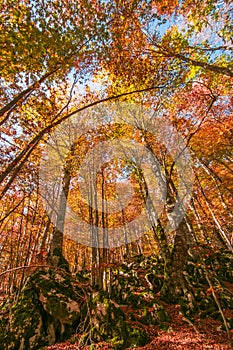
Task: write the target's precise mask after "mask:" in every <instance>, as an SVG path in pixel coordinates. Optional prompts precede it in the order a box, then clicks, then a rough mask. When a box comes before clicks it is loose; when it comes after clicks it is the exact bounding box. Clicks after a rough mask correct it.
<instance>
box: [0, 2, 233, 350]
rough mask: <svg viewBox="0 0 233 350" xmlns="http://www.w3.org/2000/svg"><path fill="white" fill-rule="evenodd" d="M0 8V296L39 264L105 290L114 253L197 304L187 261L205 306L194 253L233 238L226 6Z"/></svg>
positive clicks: (231, 244)
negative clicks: (155, 268) (140, 263)
mask: <svg viewBox="0 0 233 350" xmlns="http://www.w3.org/2000/svg"><path fill="white" fill-rule="evenodd" d="M0 16H1V17H0V18H1V20H0V29H1V31H0V43H1V58H0V72H1V73H0V92H1V95H0V103H1V109H0V118H1V119H0V125H1V136H0V145H1V175H0V188H1V209H0V215H1V216H0V279H1V290H0V292H1V300H5V299H9V298H13V300H14V302H15V300H19V298H20V295H21V293H22V292H23V290H24V288H25V286H27V283H28V280H29V276H31V275H32V274H33V273H36V271H39V270H41V269H42V270H43V269H44V271H47V270H48V269H49V268H50V269H54V270H56V269H58V270H57V271H60V270H64V271H66V272H67V273H71V274H72V276H74V275H76V274H77V275H79V276H81V275H82V276H83V275H85V273H86V275H85V276H86V277H82V278H84V280H85V278H87V280H88V281H89V282H90V286H91V288H96V289H97V290H102V291H104V292H106V294H108V295H111V293H112V286H113V285H114V283H115V282H114V278H116V277H114V276H115V273H116V269H118V267H119V266H121V264H126V262H128V264H130V263H132V261H134V260H131V259H135V257H137V256H139V257H144V259H150V257H151V256H154V257H156V259H158V261H160V263H161V264H162V266H163V269H162V270H161V271H160V272H159V276H160V277H159V282H158V283H159V286H160V287H161V288H159V290H157V292H160V293H161V295H162V296H163V297H164V298H165V300H166V301H169V302H177V300H178V299H179V298H181V297H182V298H184V300H186V301H185V303H186V304H187V305H189V307H187V308H188V309H190V310H194V308H195V307H196V301H195V293H194V291H193V290H192V288H191V287H190V284H189V283H188V282H187V278H186V275H185V273H184V271H185V269H186V266H187V262H188V261H189V260H190V257H191V258H192V259H194V261H195V264H200V265H199V266H202V268H203V274H204V275H205V276H207V277H206V278H207V280H206V283H207V287H208V288H209V290H210V292H212V294H213V298H214V300H215V302H216V299H217V297H216V290H218V288H219V284H218V283H217V284H216V283H215V282H214V280H213V279H212V277H211V275H208V269H209V268H210V265H211V264H212V263H211V264H210V265H208V263H206V258H207V257H208V256H211V254H217V253H218V252H227V253H226V254H228V259H232V258H230V256H232V250H233V233H232V232H233V230H232V228H233V224H232V222H233V221H232V217H233V211H232V198H233V196H232V191H233V181H232V180H233V169H232V146H233V143H232V140H233V137H232V136H233V118H232V111H233V110H232V105H233V104H232V102H233V95H232V78H233V67H232V36H231V35H232V29H233V28H232V3H231V2H230V1H227V0H224V1H220V0H218V1H215V0H208V1H192V0H183V1H178V0H168V1H160V0H148V1H146V0H140V1H137V0H136V1H133V0H122V1H120V0H119V1H118V0H115V1H101V0H91V1H86V0H84V1H82V0H80V1H73V0H71V1H59V0H58V1H50V0H49V1H42V0H34V1H31V0H25V1H14V0H9V1H5V0H2V1H1V2H0ZM87 156H88V157H89V158H88V157H87ZM138 218H139V219H138ZM77 222H78V223H77ZM219 254H220V253H219ZM224 254H225V253H224ZM218 257H219V260H218V259H217V257H215V258H214V259H215V260H213V261H215V262H214V263H213V264H214V266H215V268H217V270H219V271H224V269H225V272H224V273H225V277H226V279H227V280H228V281H229V278H232V277H229V274H230V271H229V269H231V267H230V266H231V265H227V264H226V261H228V260H224V259H223V261H224V262H221V257H220V255H219V256H218ZM195 259H196V260H195ZM229 261H232V260H229ZM151 264H152V265H153V263H151ZM224 264H226V265H225V266H224ZM149 265H150V264H149ZM129 266H131V265H129ZM197 266H198V265H197ZM211 267H213V265H211ZM135 268H136V267H135ZM138 268H139V267H137V269H138ZM61 273H65V272H61ZM193 273H194V272H193ZM224 273H223V275H224ZM135 278H136V277H135ZM145 283H147V284H148V288H149V289H150V290H153V288H154V287H153V286H152V285H153V283H154V282H153V281H152V279H151V280H150V279H148V278H147V282H145ZM156 283H157V282H156ZM158 283H157V285H158ZM225 288H227V287H226V286H225ZM231 293H232V292H231ZM230 299H231V298H230ZM217 304H218V299H217ZM222 308H223V306H222V304H221V302H220V303H219V304H218V309H219V310H220V313H221V316H222V319H223V321H224V320H225V329H226V330H227V331H228V336H229V337H230V333H229V332H230V330H229V329H230V328H231V327H230V325H229V323H227V321H226V317H225V316H224V312H223V310H222ZM186 311H187V310H186ZM232 327H233V326H232ZM61 333H62V332H61ZM56 340H59V337H58V336H57V337H56V336H54V337H53V340H50V341H48V342H47V343H48V344H52V343H53V342H55V341H56ZM17 344H18V343H17ZM17 346H18V345H16V347H15V349H16V348H17ZM20 346H21V347H20V349H24V348H25V349H27V346H25V347H24V345H22V344H21V345H20ZM122 346H123V345H122ZM10 348H11V347H9V349H10ZM12 348H14V347H12ZM28 348H30V347H28ZM32 348H33V347H32ZM35 348H36V347H35ZM120 348H121V347H119V349H120ZM122 349H123V347H122Z"/></svg>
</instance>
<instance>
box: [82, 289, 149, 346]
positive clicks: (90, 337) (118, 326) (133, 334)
mask: <svg viewBox="0 0 233 350" xmlns="http://www.w3.org/2000/svg"><path fill="white" fill-rule="evenodd" d="M89 310H91V312H90V315H89V318H88V322H87V323H86V329H85V334H84V336H83V338H82V342H83V343H87V344H91V343H93V342H94V343H97V342H102V341H106V342H109V343H111V344H112V345H113V347H114V349H125V348H127V347H135V346H143V345H145V344H146V343H148V342H149V340H150V339H149V337H148V335H147V333H146V331H145V330H144V329H143V328H141V329H140V328H139V327H136V326H135V325H133V323H132V322H130V320H129V319H128V318H127V315H126V313H125V312H124V311H123V310H122V309H121V306H120V305H118V304H117V303H116V302H115V301H114V300H112V299H110V298H109V296H108V294H107V293H106V292H103V291H99V292H96V293H94V294H93V295H92V296H91V297H90V300H89ZM80 331H83V329H80Z"/></svg>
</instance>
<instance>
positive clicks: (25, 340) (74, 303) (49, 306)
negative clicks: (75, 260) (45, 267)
mask: <svg viewBox="0 0 233 350" xmlns="http://www.w3.org/2000/svg"><path fill="white" fill-rule="evenodd" d="M72 282H73V281H72V277H71V275H69V274H68V273H65V272H62V271H59V272H55V271H53V270H49V271H48V272H46V271H38V272H36V273H35V274H34V275H32V276H31V277H30V279H29V281H28V283H27V284H26V286H25V288H24V289H23V290H22V293H21V294H20V296H19V300H18V302H17V303H16V304H14V305H13V306H12V307H11V310H10V314H9V324H8V325H7V326H6V327H5V329H4V330H3V332H4V336H2V339H3V348H4V349H9V350H10V349H14V350H23V349H27V350H29V349H30V350H31V349H32V350H34V349H39V348H40V347H42V346H46V345H51V344H54V343H55V342H57V341H62V340H66V339H68V338H69V337H70V336H71V334H73V333H75V330H76V327H77V325H78V323H79V322H80V320H81V318H82V314H81V308H82V306H83V300H84V292H83V290H82V289H81V288H79V287H78V286H74V285H73V284H72Z"/></svg>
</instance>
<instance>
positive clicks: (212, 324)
mask: <svg viewBox="0 0 233 350" xmlns="http://www.w3.org/2000/svg"><path fill="white" fill-rule="evenodd" d="M163 305H164V307H165V309H166V311H167V312H168V313H169V315H170V317H171V319H172V322H171V324H170V326H169V328H168V330H166V331H165V330H161V329H159V328H158V327H156V326H149V327H148V326H147V332H148V333H149V334H150V337H151V339H152V341H151V342H150V343H149V344H147V345H145V346H143V347H137V348H136V349H138V350H156V349H158V350H160V349H161V350H170V349H174V350H175V349H178V350H190V349H191V350H202V349H214V350H231V349H232V347H231V346H230V344H229V339H228V336H227V332H225V331H223V330H222V322H221V321H216V320H214V319H212V318H208V317H207V318H205V319H200V318H199V317H198V316H197V317H196V318H195V321H194V323H191V322H190V321H189V320H188V319H186V318H185V317H184V316H183V315H182V313H181V312H180V308H179V305H168V304H165V303H163ZM225 313H226V314H227V316H230V317H233V311H232V310H226V311H225ZM231 335H232V339H233V330H232V331H231ZM80 337H81V335H80V336H78V335H77V336H76V338H75V337H73V338H71V339H70V340H68V341H66V342H63V343H59V344H56V345H52V346H49V347H46V350H75V349H76V350H79V349H80V350H90V349H96V350H97V349H102V350H110V349H114V348H113V347H112V346H111V345H110V344H107V343H99V344H95V345H94V346H93V345H92V347H91V346H80V345H79V339H80ZM131 349H135V348H128V350H131Z"/></svg>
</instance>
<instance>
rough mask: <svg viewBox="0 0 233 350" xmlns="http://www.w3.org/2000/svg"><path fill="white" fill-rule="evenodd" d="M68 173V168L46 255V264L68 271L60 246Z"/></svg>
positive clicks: (61, 243) (63, 224) (67, 191)
mask: <svg viewBox="0 0 233 350" xmlns="http://www.w3.org/2000/svg"><path fill="white" fill-rule="evenodd" d="M70 180H71V176H70V172H69V170H68V168H66V169H65V170H64V177H63V185H62V192H61V195H60V202H59V209H58V214H57V221H56V226H55V227H54V229H53V235H52V240H51V244H50V251H49V255H48V259H47V261H48V263H49V264H51V265H53V266H56V267H62V268H64V269H66V270H69V266H68V262H67V261H66V259H65V258H64V256H63V254H62V245H63V231H64V226H65V215H66V208H67V198H68V194H69V187H70Z"/></svg>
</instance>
